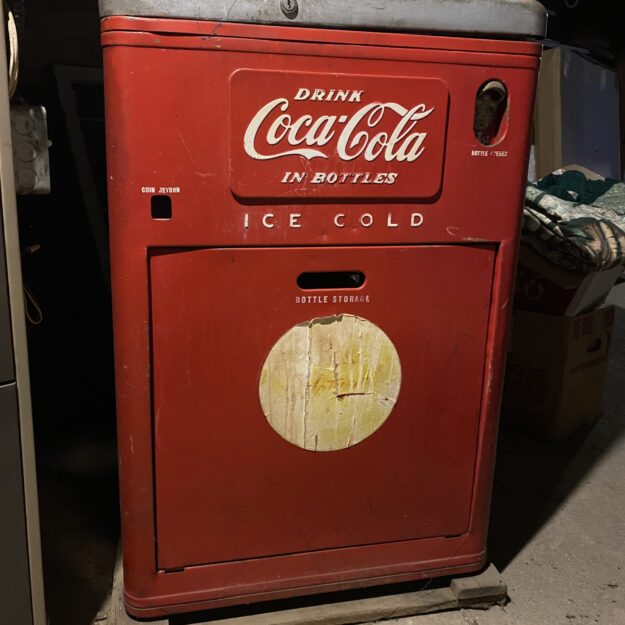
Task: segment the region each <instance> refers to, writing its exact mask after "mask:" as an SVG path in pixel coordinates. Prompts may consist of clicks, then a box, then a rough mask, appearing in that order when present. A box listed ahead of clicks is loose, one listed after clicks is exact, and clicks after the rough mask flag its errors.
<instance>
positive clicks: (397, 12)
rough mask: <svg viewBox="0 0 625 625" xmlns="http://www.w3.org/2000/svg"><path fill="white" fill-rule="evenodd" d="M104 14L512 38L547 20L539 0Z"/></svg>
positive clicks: (364, 0) (118, 9) (198, 7)
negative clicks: (470, 34) (475, 34)
mask: <svg viewBox="0 0 625 625" xmlns="http://www.w3.org/2000/svg"><path fill="white" fill-rule="evenodd" d="M381 9H383V10H381ZM100 14H101V15H102V16H103V17H104V16H108V15H129V16H144V17H146V16H147V17H175V18H188V19H193V20H218V21H221V20H223V21H230V22H251V23H255V24H288V25H298V26H324V27H331V28H362V29H372V30H379V29H384V30H407V31H420V32H424V31H425V32H441V33H483V34H484V33H486V34H498V35H508V36H512V37H523V36H526V37H541V36H543V35H544V33H545V22H546V11H545V9H544V7H543V6H542V5H541V4H540V3H538V2H536V0H418V2H415V0H385V2H384V3H383V4H382V5H381V3H380V2H379V0H344V1H343V2H333V1H332V0H297V1H295V0H287V1H286V2H284V3H281V2H280V0H271V1H270V2H267V0H265V1H261V0H226V1H223V0H184V2H180V0H100Z"/></svg>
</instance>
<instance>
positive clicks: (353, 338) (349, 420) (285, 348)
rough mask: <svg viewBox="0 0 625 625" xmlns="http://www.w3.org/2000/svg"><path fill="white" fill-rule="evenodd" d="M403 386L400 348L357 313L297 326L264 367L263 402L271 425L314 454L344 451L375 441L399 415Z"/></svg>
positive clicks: (274, 351)
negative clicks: (392, 416)
mask: <svg viewBox="0 0 625 625" xmlns="http://www.w3.org/2000/svg"><path fill="white" fill-rule="evenodd" d="M400 386H401V364H400V361H399V356H398V354H397V350H396V349H395V346H394V345H393V343H392V342H391V340H390V339H389V338H388V336H386V334H385V333H384V332H383V331H382V330H381V329H380V328H378V327H377V326H376V325H375V324H373V323H371V322H370V321H367V320H366V319H362V318H361V317H356V316H354V315H347V314H343V315H336V316H332V317H323V318H317V319H311V320H310V321H307V322H304V323H301V324H298V325H297V326H295V327H293V328H291V329H290V330H289V331H288V332H287V333H286V334H285V335H284V336H282V338H281V339H280V340H279V341H278V342H277V343H276V344H275V345H274V347H273V348H272V350H271V351H270V353H269V356H267V360H266V361H265V364H264V366H263V369H262V372H261V376H260V384H259V395H260V403H261V406H262V409H263V412H264V414H265V416H266V417H267V420H268V422H269V424H270V425H271V427H272V428H273V429H274V430H275V431H276V432H277V433H278V434H279V435H280V436H282V437H283V438H284V439H286V440H287V441H289V442H290V443H293V444H294V445H297V446H298V447H301V448H303V449H307V450H310V451H320V452H321V451H338V450H341V449H347V448H348V447H352V446H353V445H356V444H358V443H360V442H361V441H363V440H364V439H366V438H367V437H369V436H371V435H372V434H373V433H374V432H375V431H376V430H377V429H378V428H380V426H381V425H382V424H383V423H384V422H385V421H386V419H387V418H388V416H389V415H390V413H391V411H392V410H393V408H394V406H395V403H396V401H397V397H398V395H399V389H400Z"/></svg>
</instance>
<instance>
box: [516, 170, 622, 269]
mask: <svg viewBox="0 0 625 625" xmlns="http://www.w3.org/2000/svg"><path fill="white" fill-rule="evenodd" d="M523 241H524V243H526V244H527V245H530V246H531V247H533V248H534V249H535V250H536V251H538V252H539V253H540V254H541V255H542V256H543V257H544V258H546V259H547V260H548V261H549V262H551V263H553V264H554V265H557V266H559V267H561V268H563V269H567V270H569V271H575V272H578V273H591V272H593V271H604V270H606V269H611V268H613V267H616V266H617V265H619V264H624V263H625V184H624V183H622V182H620V181H618V180H589V179H588V178H587V177H586V176H585V175H584V174H583V173H581V172H579V171H564V172H556V173H555V174H551V175H549V176H546V177H545V178H543V179H542V180H539V181H538V182H537V183H535V184H530V185H528V187H527V190H526V193H525V210H524V214H523Z"/></svg>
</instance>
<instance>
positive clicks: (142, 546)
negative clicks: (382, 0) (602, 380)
mask: <svg viewBox="0 0 625 625" xmlns="http://www.w3.org/2000/svg"><path fill="white" fill-rule="evenodd" d="M507 1H508V0H500V2H507ZM104 4H105V5H106V4H107V3H104ZM122 4H123V3H122ZM126 4H127V3H126ZM304 17H306V14H304ZM102 38H103V44H104V60H105V77H106V105H107V139H108V170H109V203H110V231H111V252H112V258H111V261H112V272H113V288H114V322H115V333H116V369H117V373H116V375H117V394H118V433H119V451H120V476H121V496H122V525H123V527H122V529H123V546H124V567H125V584H126V602H127V608H128V609H129V611H130V612H132V613H133V614H136V615H141V616H154V615H159V614H164V613H171V612H176V611H184V610H193V609H200V608H206V607H212V606H223V605H231V604H236V603H243V602H251V601H261V600H265V599H270V598H277V597H285V596H291V595H296V594H306V593H318V592H324V591H329V590H338V589H342V588H351V587H356V586H366V585H379V584H385V583H390V582H395V581H406V580H414V579H419V578H424V577H430V576H433V575H441V574H446V573H451V572H468V571H472V570H476V569H478V568H479V567H480V566H482V565H483V563H484V561H485V543H486V533H487V526H488V512H489V499H490V489H491V481H492V470H493V461H494V449H495V441H496V433H497V421H498V409H499V400H500V391H501V382H502V367H503V362H504V355H505V336H506V329H507V324H508V313H509V309H510V301H511V288H512V282H513V275H514V263H515V257H516V248H517V242H518V235H519V222H520V203H521V198H522V193H523V184H524V183H523V180H524V172H525V167H526V162H527V151H528V137H529V121H530V114H531V108H532V100H533V95H534V86H535V79H536V70H537V66H538V58H539V52H540V48H539V46H538V45H537V44H535V43H531V42H527V41H497V40H486V39H475V38H473V39H472V38H467V37H433V36H424V35H409V34H402V33H381V32H364V31H362V30H361V31H358V30H353V31H346V30H331V29H319V28H303V27H302V28H298V27H289V26H285V25H258V24H245V23H239V24H234V23H227V22H215V21H191V20H184V19H178V20H176V19H165V18H157V17H150V16H144V17H120V16H112V17H107V18H106V19H105V20H104V21H103V35H102ZM493 80H496V81H500V83H501V84H503V85H505V90H506V95H505V97H506V110H505V115H504V116H503V118H502V120H501V129H500V132H499V135H498V137H497V138H496V141H495V142H494V143H496V144H494V145H490V146H486V145H483V144H482V143H480V141H479V140H478V138H477V136H476V132H475V129H474V121H475V107H476V96H477V94H478V93H479V90H480V88H481V87H482V86H483V85H484V84H486V83H488V81H493ZM336 272H341V273H340V274H337V273H336ZM303 274H305V275H307V276H312V278H313V281H312V282H311V283H308V284H304V283H303V282H302V281H301V280H302V278H301V276H302V275H303ZM337 275H338V276H340V275H343V279H344V278H345V276H347V279H348V280H349V279H351V278H350V276H351V275H358V276H360V278H359V280H360V281H359V282H358V284H356V285H350V284H347V283H342V282H339V283H336V284H335V283H333V282H331V281H330V282H324V280H326V279H327V277H328V276H330V278H332V276H337ZM315 280H317V282H315ZM319 280H321V282H319ZM339 321H345V322H349V323H350V324H351V326H350V327H351V328H352V329H351V330H350V332H352V334H351V335H349V337H348V338H349V341H351V342H349V341H348V339H345V341H348V342H347V343H345V344H343V343H344V337H342V336H341V335H336V334H332V333H333V332H335V330H336V331H337V332H340V331H341V330H340V329H337V328H334V327H332V328H330V327H325V326H329V325H332V324H336V323H338V322H339ZM306 324H310V325H309V327H311V328H312V327H313V325H314V324H318V326H319V327H318V332H319V333H320V334H319V336H321V338H320V339H319V341H320V342H319V345H318V346H317V347H315V349H317V348H318V351H319V353H320V354H321V355H320V356H319V359H320V360H318V361H315V360H314V359H313V357H312V355H311V354H312V353H313V351H314V350H313V343H312V341H313V339H312V338H309V341H310V342H309V344H308V348H307V349H308V353H307V354H306V353H304V354H303V355H302V353H301V349H300V348H301V345H300V343H297V340H299V339H298V338H297V333H298V332H299V330H298V328H302V327H303V325H306ZM337 327H338V326H337ZM308 333H309V336H311V337H312V330H310V331H308ZM291 334H292V335H293V337H295V338H293V341H295V342H291V343H288V341H289V340H291V339H290V338H289V337H291ZM365 335H366V336H365ZM315 336H316V335H315ZM363 336H364V337H365V338H363ZM285 337H287V338H285ZM371 337H373V338H371ZM315 340H316V339H315ZM285 341H286V342H285ZM324 341H325V342H324ZM332 341H335V342H336V344H334V343H332ZM342 341H343V342H342ZM367 341H369V342H367ZM339 344H340V345H341V346H342V347H340V349H339V347H337V345H339ZM372 344H375V345H376V346H378V347H380V346H384V349H385V350H386V351H385V352H384V354H386V356H385V358H386V357H387V356H388V359H387V360H384V361H383V362H382V360H380V361H379V362H378V360H375V359H373V360H375V362H373V360H372V356H371V353H370V345H372ZM345 345H347V347H345ZM354 345H356V347H353V346H354ZM363 346H365V347H363ZM298 349H300V351H297V350H298ZM302 349H304V350H305V349H306V346H305V345H304V347H303V348H302ZM376 349H377V347H376ZM380 349H382V347H380ZM328 350H329V351H328ZM341 350H342V351H341ZM350 350H355V351H353V353H352V351H350ZM367 350H369V351H367ZM376 353H378V352H376ZM379 353H382V352H381V351H380V352H379ZM297 354H299V355H297ZM337 354H340V356H337ZM363 354H364V355H363ZM315 357H316V356H315ZM272 358H273V360H271V359H272ZM297 358H300V359H301V363H303V364H302V367H304V368H306V367H308V369H307V370H306V371H305V372H304V374H305V375H306V376H308V377H307V378H306V380H307V386H306V387H305V390H304V391H302V392H301V393H299V392H298V391H297V388H299V387H297V388H296V389H295V390H293V389H294V388H295V387H293V384H299V383H300V382H299V381H298V380H299V378H298V380H295V382H294V381H293V380H291V378H290V377H289V376H290V374H289V376H287V378H288V379H287V380H286V382H285V384H286V387H284V388H286V391H284V388H283V387H282V386H280V385H279V384H278V385H277V386H276V384H277V383H276V381H275V380H276V379H278V380H279V381H280V380H281V378H280V375H281V374H280V371H282V369H280V367H285V368H286V369H285V370H288V371H291V369H290V368H289V367H291V366H293V367H294V369H293V371H296V372H297V371H300V369H301V367H300V369H297V367H298V366H299V365H298V363H299V360H297ZM323 358H334V359H335V362H334V364H333V365H332V363H331V366H327V362H326V366H325V367H324V366H323V362H322V361H323ZM338 358H342V359H343V360H341V362H338V361H336V360H337V359H338ZM352 358H354V360H352ZM295 361H297V362H295ZM276 362H277V363H278V364H277V365H276V366H277V367H278V368H277V369H275V367H274V369H271V368H268V367H269V364H268V363H273V364H272V366H273V365H274V364H275V363H276ZM294 363H295V364H294ZM311 363H312V364H311ZM354 363H356V364H354ZM372 363H373V364H372ZM315 367H316V369H315ZM313 369H314V371H313ZM266 371H269V373H266ZM276 371H277V372H278V373H276ZM337 371H338V372H340V374H341V376H343V377H342V378H341V379H339V376H338V375H337ZM304 374H302V375H304ZM297 375H299V374H297ZM332 375H334V379H332ZM266 376H268V377H266ZM271 376H273V377H271ZM276 376H277V377H276ZM311 376H313V377H311ZM314 376H317V377H314ZM324 376H325V377H324ZM358 376H359V377H358ZM367 376H369V377H367ZM296 377H297V376H296ZM357 377H358V381H355V380H356V378H357ZM313 378H314V380H315V384H314V385H311V380H312V379H313ZM343 378H344V379H343ZM267 380H271V381H272V382H271V383H267V384H265V383H266V381H267ZM363 380H364V381H363ZM343 383H344V384H348V386H349V389H350V392H343V391H340V389H339V387H340V385H341V384H343ZM378 383H379V384H378ZM271 384H273V385H274V386H272V385H271ZM332 384H336V388H335V389H334V391H332V392H330V391H331V389H330V390H328V386H329V385H330V386H331V385H332ZM263 385H264V386H263ZM289 385H291V386H290V387H289ZM378 386H379V387H380V388H384V389H391V390H392V393H391V392H390V391H389V392H388V393H387V395H388V396H386V395H384V393H382V391H379V393H381V394H376V393H378V390H377V389H378ZM278 387H279V388H280V389H282V390H280V393H282V392H283V391H284V394H283V395H280V394H277V393H278V391H277V390H276V389H278ZM302 388H304V387H302ZM363 389H364V390H363ZM385 392H386V391H385ZM323 393H325V395H323V397H324V398H325V399H323V401H325V402H326V403H324V404H318V405H322V408H315V410H318V411H319V410H321V412H319V414H315V415H312V416H311V415H310V414H309V413H308V412H307V411H308V410H309V406H312V405H314V401H316V399H315V398H317V397H318V396H319V397H321V395H322V394H323ZM328 393H329V394H328ZM332 393H334V395H332ZM304 395H305V396H306V397H303V396H304ZM365 396H370V398H369V399H365V398H364V397H365ZM328 397H329V398H330V400H331V401H330V400H328V401H330V403H328V401H326V400H327V398H328ZM276 398H277V399H276ZM283 399H284V408H283V409H282V408H280V406H281V404H280V402H281V401H283ZM319 401H321V400H319ZM267 402H270V403H271V408H267V405H268V404H267ZM289 402H291V403H289ZM297 402H300V403H301V404H302V405H303V406H304V408H303V410H304V412H303V416H302V423H303V425H302V424H298V423H291V421H289V419H290V418H291V417H292V416H293V415H295V416H296V417H298V415H299V413H298V412H297V410H299V408H295V407H294V406H295V404H296V403H297ZM311 402H313V403H311ZM332 402H334V403H332ZM291 404H293V405H291ZM276 406H277V408H276ZM298 406H299V404H298ZM328 406H330V407H329V408H328ZM332 406H337V408H336V411H335V412H336V414H334V413H333V412H332V411H333V410H334V408H332ZM354 406H357V407H356V408H354ZM281 411H283V412H284V414H282V412H281ZM323 411H325V412H323ZM328 411H329V412H328ZM339 414H340V415H343V416H340V418H339V416H337V415H339ZM319 415H321V416H322V417H323V418H321V417H319ZM324 415H325V416H324ZM345 415H349V417H345ZM380 415H382V417H380ZM374 417H375V418H374ZM325 418H327V419H336V424H335V425H334V426H332V427H334V434H332V432H330V435H329V436H334V435H336V437H338V436H339V434H338V433H339V431H342V430H340V428H341V427H343V422H342V421H341V419H343V418H345V419H348V418H349V419H352V421H353V422H352V423H351V428H352V429H351V430H350V434H349V439H348V440H347V442H345V443H344V444H342V446H341V445H339V446H337V447H333V448H332V449H333V450H331V451H328V450H327V449H323V450H318V449H317V442H318V438H317V437H318V435H325V434H323V432H326V433H327V431H330V430H331V429H332V428H330V427H329V426H328V427H326V426H327V423H325V422H323V419H325ZM307 419H308V420H307ZM310 419H312V420H310ZM314 419H316V421H314ZM358 419H360V420H361V421H362V422H363V423H365V425H367V424H368V423H369V421H368V420H370V421H371V427H370V430H367V433H366V435H363V436H360V438H358V440H356V439H352V433H353V432H355V431H356V429H355V428H357V426H358V427H359V423H356V421H357V420H358ZM375 419H377V421H376V420H375ZM281 420H282V421H281ZM313 421H314V423H316V424H317V425H316V426H315V427H320V428H321V430H319V432H321V434H318V433H315V435H314V446H312V443H311V444H310V445H309V444H308V443H307V442H306V441H307V440H309V439H310V436H311V431H310V430H308V432H307V431H306V427H307V424H309V423H313ZM276 423H278V425H276ZM282 423H284V431H283V430H281V429H280V428H281V427H282V425H280V424H282ZM319 423H321V426H319ZM348 425H349V423H348ZM300 426H301V427H303V428H304V433H303V438H302V440H303V441H304V442H302V443H301V444H295V443H294V442H293V440H294V439H293V440H291V439H290V438H289V437H290V436H291V435H293V436H295V435H294V434H293V433H292V431H294V430H295V429H297V428H298V427H300ZM311 427H312V426H311ZM367 427H369V425H367ZM323 428H325V429H323ZM328 428H329V429H328ZM307 436H308V438H306V437H307ZM337 440H338V438H337ZM355 442H357V443H358V444H355Z"/></svg>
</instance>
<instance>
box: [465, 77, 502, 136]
mask: <svg viewBox="0 0 625 625" xmlns="http://www.w3.org/2000/svg"><path fill="white" fill-rule="evenodd" d="M507 130H508V90H507V89H506V86H505V85H504V84H503V83H502V82H501V81H499V80H489V81H488V82H485V83H484V84H483V85H482V86H481V87H480V88H479V89H478V92H477V97H476V99H475V117H474V119H473V131H474V132H475V137H476V138H477V140H478V141H479V142H480V143H481V144H482V145H487V146H492V145H496V144H497V143H499V142H500V141H502V140H503V138H504V137H505V135H506V132H507Z"/></svg>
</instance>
